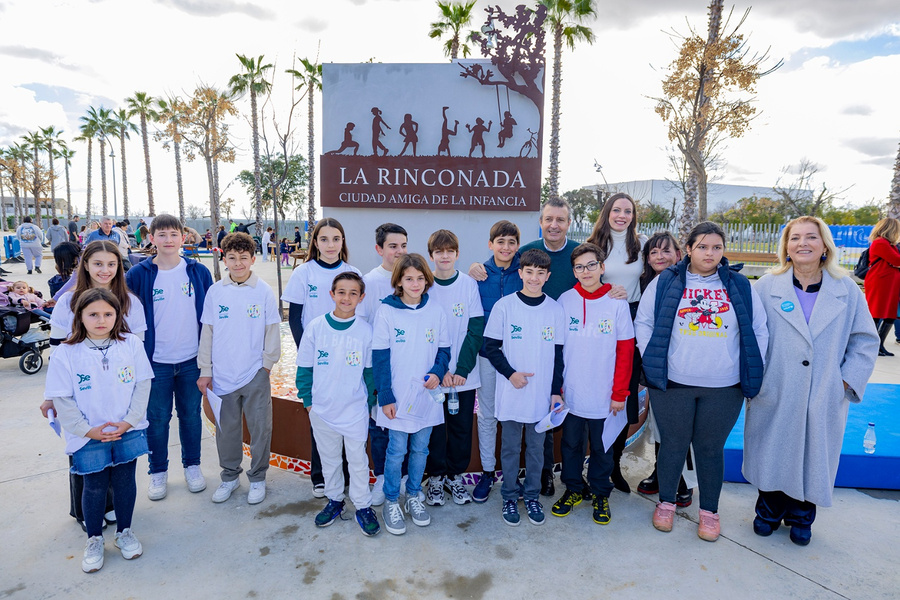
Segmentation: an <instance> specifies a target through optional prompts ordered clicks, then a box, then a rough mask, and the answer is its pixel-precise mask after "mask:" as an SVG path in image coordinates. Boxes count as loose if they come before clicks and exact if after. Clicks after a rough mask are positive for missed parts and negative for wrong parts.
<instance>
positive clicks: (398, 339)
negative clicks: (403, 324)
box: [394, 327, 406, 344]
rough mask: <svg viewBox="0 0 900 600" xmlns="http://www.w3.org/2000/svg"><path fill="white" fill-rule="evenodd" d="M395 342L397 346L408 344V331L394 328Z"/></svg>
mask: <svg viewBox="0 0 900 600" xmlns="http://www.w3.org/2000/svg"><path fill="white" fill-rule="evenodd" d="M394 342H395V343H397V344H405V343H406V330H405V329H397V328H396V327H394Z"/></svg>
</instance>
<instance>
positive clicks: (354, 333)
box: [297, 315, 372, 442]
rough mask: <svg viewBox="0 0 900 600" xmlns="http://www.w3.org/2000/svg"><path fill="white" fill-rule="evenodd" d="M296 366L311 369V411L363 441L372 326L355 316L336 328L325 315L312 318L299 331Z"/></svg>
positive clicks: (367, 420)
mask: <svg viewBox="0 0 900 600" xmlns="http://www.w3.org/2000/svg"><path fill="white" fill-rule="evenodd" d="M332 318H333V315H332ZM297 366H298V367H307V368H309V367H312V370H313V387H312V408H311V410H312V412H314V413H316V415H318V417H319V418H321V419H322V420H323V421H324V422H325V424H326V425H328V426H329V427H331V428H332V429H333V430H335V431H336V432H337V433H339V434H341V435H342V436H344V437H347V438H349V439H351V440H357V441H360V442H364V441H366V439H367V438H368V437H369V406H368V403H367V399H368V395H369V394H368V391H367V389H366V384H365V381H364V380H363V369H366V368H369V367H371V366H372V326H371V325H369V324H368V323H366V322H365V321H363V320H362V319H359V318H356V319H354V320H353V324H352V325H350V327H348V328H347V329H343V330H337V329H335V328H334V327H332V326H331V325H330V324H329V322H328V319H327V316H326V315H320V316H318V317H316V318H315V319H313V320H312V322H311V323H310V324H309V327H307V328H306V329H305V330H304V331H303V339H301V340H300V347H299V348H298V350H297Z"/></svg>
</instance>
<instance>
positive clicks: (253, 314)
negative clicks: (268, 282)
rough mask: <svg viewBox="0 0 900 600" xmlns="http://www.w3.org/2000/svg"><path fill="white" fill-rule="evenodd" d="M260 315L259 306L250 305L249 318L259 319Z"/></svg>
mask: <svg viewBox="0 0 900 600" xmlns="http://www.w3.org/2000/svg"><path fill="white" fill-rule="evenodd" d="M259 313H260V309H259V304H248V305H247V316H248V317H250V318H251V319H258V318H259Z"/></svg>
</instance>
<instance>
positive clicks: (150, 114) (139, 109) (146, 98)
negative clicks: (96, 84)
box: [125, 92, 159, 217]
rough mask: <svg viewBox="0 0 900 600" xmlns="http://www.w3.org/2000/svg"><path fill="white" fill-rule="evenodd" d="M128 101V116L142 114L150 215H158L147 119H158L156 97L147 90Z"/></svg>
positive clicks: (142, 137)
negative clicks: (151, 169) (154, 196)
mask: <svg viewBox="0 0 900 600" xmlns="http://www.w3.org/2000/svg"><path fill="white" fill-rule="evenodd" d="M125 102H127V103H128V116H130V117H133V116H134V115H140V116H141V139H142V140H143V142H144V169H146V171H147V207H148V210H149V211H150V216H151V217H154V216H156V205H155V204H154V202H153V177H152V176H151V174H150V142H149V140H148V138H147V121H148V120H150V121H156V120H158V119H159V114H158V113H157V112H156V110H155V109H154V102H155V99H154V98H153V97H152V96H150V95H149V94H147V93H146V92H135V93H134V96H132V97H131V98H126V99H125Z"/></svg>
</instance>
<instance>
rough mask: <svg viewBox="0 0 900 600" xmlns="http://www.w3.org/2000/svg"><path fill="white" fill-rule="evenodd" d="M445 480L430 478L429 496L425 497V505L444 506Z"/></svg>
mask: <svg viewBox="0 0 900 600" xmlns="http://www.w3.org/2000/svg"><path fill="white" fill-rule="evenodd" d="M444 502H445V500H444V478H443V477H440V476H438V477H429V478H428V495H427V496H425V503H426V504H427V505H428V506H443V505H444Z"/></svg>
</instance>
